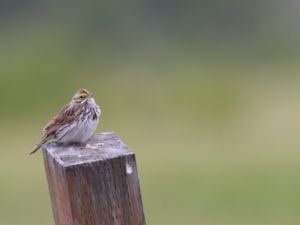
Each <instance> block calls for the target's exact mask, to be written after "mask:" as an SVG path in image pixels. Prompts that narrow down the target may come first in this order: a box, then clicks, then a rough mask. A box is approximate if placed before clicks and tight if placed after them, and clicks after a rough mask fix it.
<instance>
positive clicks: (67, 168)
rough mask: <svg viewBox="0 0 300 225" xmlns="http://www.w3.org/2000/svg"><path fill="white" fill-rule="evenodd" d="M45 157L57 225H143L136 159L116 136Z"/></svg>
mask: <svg viewBox="0 0 300 225" xmlns="http://www.w3.org/2000/svg"><path fill="white" fill-rule="evenodd" d="M43 156H44V163H45V169H46V174H47V179H48V186H49V192H50V197H51V202H52V209H53V214H54V220H55V224H56V225H145V218H144V212H143V204H142V199H141V193H140V186H139V180H138V174H137V168H136V161H135V155H134V153H133V152H132V151H130V150H129V149H128V148H127V146H125V145H124V144H123V142H122V141H121V140H120V139H118V137H117V136H116V135H115V134H114V133H112V132H106V133H100V134H96V135H94V136H93V137H92V138H91V140H90V141H89V142H88V144H87V146H86V147H85V148H83V149H82V148H80V147H76V146H58V145H55V144H46V145H44V146H43Z"/></svg>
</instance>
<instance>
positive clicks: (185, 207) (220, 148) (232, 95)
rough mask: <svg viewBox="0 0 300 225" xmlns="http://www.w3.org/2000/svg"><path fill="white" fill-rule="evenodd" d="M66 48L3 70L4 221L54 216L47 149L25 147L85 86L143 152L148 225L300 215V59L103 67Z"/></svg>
mask: <svg viewBox="0 0 300 225" xmlns="http://www.w3.org/2000/svg"><path fill="white" fill-rule="evenodd" d="M26 46H28V45H26ZM13 58H15V56H13ZM66 58H68V57H67V56H64V57H61V58H56V54H55V55H53V56H51V53H50V56H49V55H46V56H41V57H39V56H38V54H37V55H35V57H33V58H30V57H29V58H28V59H26V60H28V61H20V64H18V60H17V61H16V62H14V61H13V60H8V62H10V63H12V62H14V63H13V65H10V64H4V63H3V65H4V67H2V70H3V71H6V72H5V73H2V74H7V71H9V72H10V73H12V75H13V76H10V75H11V74H9V76H8V75H7V76H6V75H2V76H1V77H0V84H1V90H0V92H1V93H0V96H1V98H0V99H1V105H2V110H1V119H0V121H1V124H2V125H1V129H0V143H1V159H0V180H1V185H0V199H1V201H0V224H6V225H14V224H20V223H22V224H32V225H34V224H44V225H46V224H49V225H50V224H53V220H52V214H51V208H50V203H49V197H48V190H47V184H46V178H45V176H44V171H43V164H42V161H41V155H40V154H37V155H34V156H33V157H29V156H28V152H29V151H30V149H31V147H32V146H33V145H34V144H35V142H36V141H37V140H38V138H39V136H40V129H41V128H42V127H43V125H44V124H45V123H46V121H47V120H48V119H50V118H51V117H52V116H53V115H54V114H55V113H56V112H57V110H58V109H59V107H61V106H62V105H63V104H65V103H66V102H67V101H69V99H70V97H71V96H72V94H73V92H74V91H75V90H76V89H78V88H80V87H86V88H88V89H90V90H91V91H93V92H94V94H95V96H96V99H97V101H98V102H99V104H100V105H101V107H102V111H103V117H102V121H101V124H100V127H99V131H107V130H113V131H115V132H117V134H118V135H119V136H120V137H121V138H122V139H123V140H124V142H125V143H126V144H128V145H129V146H130V147H131V148H132V149H133V150H134V151H135V152H136V154H137V159H138V167H139V174H140V180H141V185H142V193H143V200H144V206H145V214H146V219H147V222H148V224H164V225H167V224H173V225H177V224H178V225H179V224H190V225H192V224H195V225H196V224H197V225H198V224H211V225H227V224H228V225H229V224H246V225H247V224H257V225H259V224H262V225H267V224H272V225H276V224H278V225H281V224H286V225H293V224H295V225H296V224H299V223H300V216H299V213H298V212H299V208H300V204H299V198H300V194H299V193H300V192H299V188H300V182H299V181H298V179H297V178H298V172H299V171H300V170H299V169H300V166H299V165H300V164H299V156H300V154H299V150H298V149H299V146H300V142H299V138H298V130H299V128H300V119H299V116H298V115H299V113H300V104H299V103H298V99H299V92H298V89H299V81H300V79H299V78H298V77H297V76H295V75H296V74H297V72H298V71H299V68H298V67H297V66H294V65H293V66H291V67H288V66H287V67H286V68H285V67H282V66H281V67H280V69H277V68H276V66H274V67H261V66H257V67H255V69H253V67H251V69H249V68H247V67H238V66H234V65H231V64H230V63H227V64H222V63H219V64H218V62H216V63H215V64H214V65H212V64H209V63H206V64H203V65H198V64H191V63H190V62H185V61H180V62H179V63H181V64H180V65H182V66H181V68H176V63H175V62H174V63H172V64H170V65H174V68H172V67H170V66H168V67H166V66H165V67H156V65H157V63H159V62H153V61H152V62H150V63H149V62H148V64H144V65H140V66H139V65H137V66H136V65H135V64H129V63H128V64H126V63H122V62H120V63H118V62H116V66H115V67H114V68H111V69H107V68H103V70H102V69H101V65H98V64H93V63H88V62H87V63H86V64H85V63H82V64H80V65H76V63H75V62H76V60H75V61H73V60H71V61H70V62H69V63H68V62H65V61H63V60H66ZM36 60H38V61H37V62H36ZM49 60H50V61H51V60H54V61H53V64H49V63H48V61H49ZM120 61H122V60H120ZM125 61H126V60H125ZM35 62H36V63H35ZM59 62H60V63H61V64H60V63H59ZM15 63H17V64H15ZM44 63H45V64H44ZM185 63H186V64H185ZM22 65H23V66H22ZM30 65H32V67H30ZM43 65H44V66H43ZM71 65H72V66H71ZM153 65H155V66H153ZM183 65H188V66H186V67H185V66H183ZM40 66H41V68H38V67H40ZM157 66H159V65H157ZM150 67H153V68H154V69H153V71H151V70H150ZM12 68H14V69H15V70H12ZM24 68H25V69H27V70H25V69H24ZM39 70H40V73H38V71H39ZM44 72H46V74H44ZM152 73H153V75H152ZM282 74H288V76H286V77H283V76H282ZM244 75H247V77H246V76H244ZM16 215H18V216H16Z"/></svg>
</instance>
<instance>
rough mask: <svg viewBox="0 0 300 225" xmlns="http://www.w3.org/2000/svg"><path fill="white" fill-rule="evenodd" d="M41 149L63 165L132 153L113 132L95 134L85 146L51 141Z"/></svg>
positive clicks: (101, 159)
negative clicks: (59, 143) (66, 144)
mask: <svg viewBox="0 0 300 225" xmlns="http://www.w3.org/2000/svg"><path fill="white" fill-rule="evenodd" d="M43 149H44V150H45V151H47V153H48V154H50V155H51V156H52V157H53V158H54V159H55V160H56V161H57V162H58V163H59V164H61V165H62V166H64V167H68V166H74V165H78V164H84V163H91V162H95V161H103V160H107V159H110V158H116V157H120V156H125V155H130V154H133V152H132V151H130V150H129V149H128V147H127V146H126V145H125V144H124V143H123V142H122V141H121V140H120V139H119V138H118V137H117V136H116V134H115V133H114V132H103V133H97V134H95V135H94V136H92V137H91V138H90V140H88V142H87V144H86V145H85V147H81V146H76V145H68V146H64V145H57V144H52V143H51V144H46V145H44V146H43Z"/></svg>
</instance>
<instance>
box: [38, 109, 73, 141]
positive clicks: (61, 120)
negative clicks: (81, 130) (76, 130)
mask: <svg viewBox="0 0 300 225" xmlns="http://www.w3.org/2000/svg"><path fill="white" fill-rule="evenodd" d="M77 110H78V105H76V106H72V107H71V105H70V104H67V105H65V106H64V107H63V108H62V109H61V110H60V111H59V113H58V114H57V115H56V116H55V117H54V118H53V119H52V120H51V121H49V122H48V124H47V125H46V126H45V127H44V129H43V131H44V132H45V135H44V137H45V138H46V137H48V136H50V135H55V133H56V131H57V130H58V129H59V128H60V127H62V126H64V125H66V124H68V123H72V122H73V121H74V119H75V118H76V112H77Z"/></svg>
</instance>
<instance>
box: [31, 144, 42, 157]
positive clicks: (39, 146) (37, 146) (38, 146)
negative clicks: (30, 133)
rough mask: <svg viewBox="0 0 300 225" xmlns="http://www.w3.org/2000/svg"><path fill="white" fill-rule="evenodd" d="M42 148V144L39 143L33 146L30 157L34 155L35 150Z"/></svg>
mask: <svg viewBox="0 0 300 225" xmlns="http://www.w3.org/2000/svg"><path fill="white" fill-rule="evenodd" d="M41 146H42V143H39V144H37V145H36V146H35V148H34V149H33V150H32V152H30V155H32V154H33V153H35V152H36V151H37V150H39V149H40V148H41Z"/></svg>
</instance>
